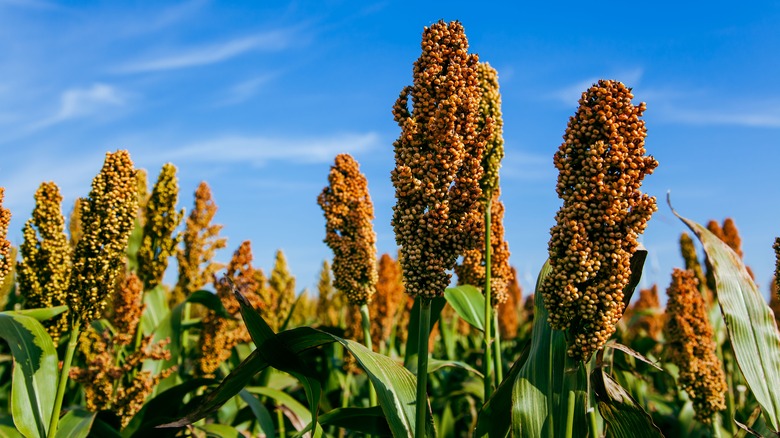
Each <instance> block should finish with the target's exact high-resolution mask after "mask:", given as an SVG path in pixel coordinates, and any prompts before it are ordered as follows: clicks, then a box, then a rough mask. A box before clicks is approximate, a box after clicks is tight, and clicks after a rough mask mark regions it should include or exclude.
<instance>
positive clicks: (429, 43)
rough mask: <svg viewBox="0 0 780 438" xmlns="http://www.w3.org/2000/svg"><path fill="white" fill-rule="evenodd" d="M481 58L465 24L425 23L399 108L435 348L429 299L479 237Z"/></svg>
mask: <svg viewBox="0 0 780 438" xmlns="http://www.w3.org/2000/svg"><path fill="white" fill-rule="evenodd" d="M477 63H478V58H477V56H476V55H474V54H469V53H468V40H467V39H466V34H465V32H464V29H463V26H462V25H461V24H460V23H459V22H457V21H454V22H451V23H445V22H443V21H439V22H437V23H435V24H433V25H432V26H431V27H427V28H425V30H424V31H423V37H422V54H421V55H420V58H419V59H418V60H417V61H416V62H415V64H414V83H413V85H412V86H408V87H406V88H404V89H403V91H401V95H400V96H399V98H398V100H397V101H396V103H395V106H394V107H393V115H394V117H395V121H396V122H397V123H398V125H399V126H400V127H401V129H402V132H401V135H400V136H399V138H398V140H396V141H395V143H394V144H393V145H394V147H395V166H396V167H395V169H394V170H393V171H392V173H391V180H392V182H393V187H395V197H396V204H395V206H394V207H393V220H392V224H393V229H394V230H395V239H396V243H397V244H398V246H399V247H400V252H401V267H402V268H403V272H404V281H405V289H406V293H408V294H409V295H411V296H412V297H417V299H419V301H420V339H419V342H418V348H420V349H422V348H424V346H425V345H428V335H429V327H430V308H431V305H430V300H431V299H432V298H434V297H437V296H441V295H442V294H443V293H444V289H445V288H446V287H447V286H448V284H449V282H450V277H451V274H450V273H448V272H447V271H448V270H450V269H452V268H453V267H454V266H455V261H456V259H457V257H458V256H459V255H461V254H463V252H464V251H465V250H467V249H471V248H473V247H474V246H475V245H476V244H477V239H478V237H479V235H480V229H481V221H480V211H479V201H480V198H481V197H482V189H481V188H480V181H481V178H482V174H483V168H482V165H481V164H482V156H483V154H484V149H485V141H486V136H487V135H488V134H489V133H490V130H489V129H483V130H482V131H479V130H478V128H479V126H478V122H479V103H480V98H481V96H482V91H481V89H480V86H479V76H478V73H477ZM410 98H411V101H412V107H411V108H410V107H409V99H410ZM418 353H419V354H418V356H417V357H418V364H417V365H418V367H417V369H418V370H419V371H418V373H417V413H416V418H417V423H416V428H417V431H416V436H418V437H422V436H423V435H424V434H425V423H426V420H425V418H426V415H427V414H426V412H427V409H426V406H427V403H426V400H427V392H426V384H427V374H428V373H427V372H426V370H427V368H428V354H427V352H424V351H419V352H418Z"/></svg>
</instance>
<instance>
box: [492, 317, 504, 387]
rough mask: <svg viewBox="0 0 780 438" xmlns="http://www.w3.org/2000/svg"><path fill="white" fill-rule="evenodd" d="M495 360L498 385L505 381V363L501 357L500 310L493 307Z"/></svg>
mask: <svg viewBox="0 0 780 438" xmlns="http://www.w3.org/2000/svg"><path fill="white" fill-rule="evenodd" d="M493 310H494V312H493V360H494V361H495V372H496V387H498V385H500V384H501V382H503V381H504V363H503V360H502V358H501V332H499V330H498V312H495V310H496V309H493Z"/></svg>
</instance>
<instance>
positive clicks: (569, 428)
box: [566, 390, 577, 438]
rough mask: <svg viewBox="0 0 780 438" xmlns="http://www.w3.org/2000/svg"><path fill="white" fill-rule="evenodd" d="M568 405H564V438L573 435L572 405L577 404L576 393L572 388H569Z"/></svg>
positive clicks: (569, 437) (570, 437)
mask: <svg viewBox="0 0 780 438" xmlns="http://www.w3.org/2000/svg"><path fill="white" fill-rule="evenodd" d="M567 402H568V405H567V407H566V438H572V437H573V436H574V435H573V433H574V407H575V406H576V404H577V395H576V393H575V392H574V391H573V390H569V395H568V400H567Z"/></svg>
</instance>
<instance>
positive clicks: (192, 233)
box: [172, 182, 227, 304]
mask: <svg viewBox="0 0 780 438" xmlns="http://www.w3.org/2000/svg"><path fill="white" fill-rule="evenodd" d="M216 212H217V205H216V203H215V202H214V199H213V198H212V196H211V189H210V188H209V185H208V184H206V183H205V182H201V183H200V184H199V185H198V188H197V189H196V190H195V205H194V207H193V209H192V211H191V212H190V215H189V216H188V217H187V220H186V221H185V226H184V232H183V233H182V235H181V240H182V242H183V245H182V247H180V248H179V249H178V251H177V252H176V260H177V261H178V262H179V277H178V280H177V283H176V287H175V288H174V291H173V300H172V301H173V303H174V304H177V303H180V302H182V301H184V299H185V298H186V297H187V296H188V295H189V294H191V293H192V292H194V291H196V290H198V289H201V288H203V286H205V285H206V284H207V283H208V282H209V281H211V279H212V278H213V277H214V274H215V273H216V272H217V271H219V270H220V269H222V268H223V265H222V264H220V263H217V262H214V261H213V259H214V254H215V253H216V251H217V250H220V249H222V248H225V246H226V245H227V239H225V238H223V237H219V232H220V231H221V230H222V225H218V224H212V223H211V222H212V220H213V219H214V215H215V214H216Z"/></svg>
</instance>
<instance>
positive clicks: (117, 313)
mask: <svg viewBox="0 0 780 438" xmlns="http://www.w3.org/2000/svg"><path fill="white" fill-rule="evenodd" d="M144 307H145V305H144V285H143V283H142V282H141V279H140V278H138V276H137V275H135V274H134V273H127V274H125V278H123V279H122V281H121V282H120V283H119V286H118V287H117V291H116V293H115V295H114V302H113V306H112V308H111V317H110V318H109V319H110V321H111V325H112V326H113V327H114V329H115V330H116V334H115V335H114V341H115V342H116V343H118V344H121V345H130V343H131V342H132V341H133V340H134V339H135V333H136V329H137V328H138V323H139V322H140V321H141V314H143V312H144Z"/></svg>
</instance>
